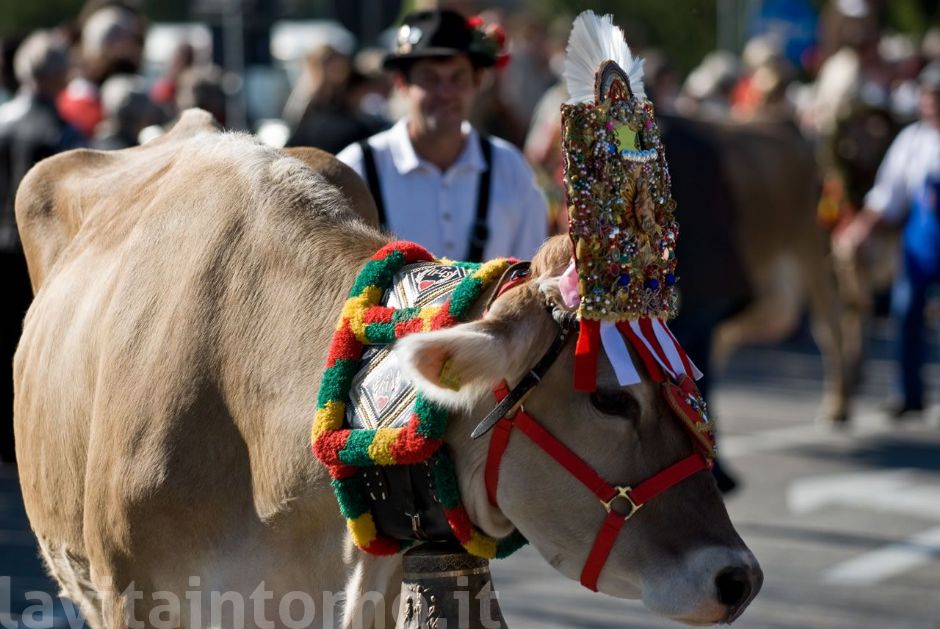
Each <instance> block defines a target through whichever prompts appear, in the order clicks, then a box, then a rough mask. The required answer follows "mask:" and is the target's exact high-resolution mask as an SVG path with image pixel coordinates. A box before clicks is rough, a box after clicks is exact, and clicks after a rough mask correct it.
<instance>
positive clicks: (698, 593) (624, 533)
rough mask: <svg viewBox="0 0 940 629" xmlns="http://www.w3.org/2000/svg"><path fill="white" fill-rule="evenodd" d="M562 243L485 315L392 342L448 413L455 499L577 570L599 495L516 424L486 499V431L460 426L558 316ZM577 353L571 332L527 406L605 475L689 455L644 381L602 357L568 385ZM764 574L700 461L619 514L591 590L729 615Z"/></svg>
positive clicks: (694, 614) (488, 403) (618, 477)
mask: <svg viewBox="0 0 940 629" xmlns="http://www.w3.org/2000/svg"><path fill="white" fill-rule="evenodd" d="M569 255H570V244H569V243H568V241H567V240H566V239H564V238H560V239H554V240H552V241H549V242H548V243H546V244H545V245H544V246H543V247H542V249H541V250H540V251H539V253H538V254H537V255H536V257H535V259H534V260H533V265H532V271H533V277H534V279H533V280H532V281H530V282H528V283H526V284H524V285H522V286H520V287H518V288H515V289H512V290H510V291H507V292H506V293H505V294H503V295H502V296H500V297H499V298H498V299H497V300H496V301H495V302H494V303H493V304H492V306H491V307H490V309H489V311H488V313H487V314H486V316H484V317H483V318H481V319H479V320H476V321H473V322H471V323H465V324H461V325H458V326H455V327H452V328H448V329H446V330H441V331H436V332H429V333H422V334H413V335H411V336H409V337H406V338H405V339H402V340H401V341H399V343H398V344H397V350H396V351H398V352H399V355H400V359H401V362H402V363H403V364H404V365H405V368H406V369H407V370H408V371H409V372H410V374H411V376H412V377H413V378H414V380H415V382H416V383H417V386H418V388H419V389H420V390H421V391H422V392H423V393H424V394H425V395H426V396H428V397H429V398H431V399H434V400H436V401H438V402H441V403H443V404H445V405H447V406H449V407H450V408H452V409H453V410H454V411H455V413H454V415H455V416H454V418H453V419H452V421H451V424H450V426H449V428H448V433H447V442H448V443H449V445H450V446H451V449H452V451H453V454H454V457H455V458H456V461H457V466H458V477H459V479H460V485H461V491H462V494H463V498H464V504H465V505H466V507H467V510H468V512H469V514H470V517H471V518H472V519H473V520H474V522H475V523H476V524H477V526H479V527H480V528H482V529H483V530H484V531H486V532H487V533H489V534H491V535H493V536H497V537H500V536H504V535H506V534H508V533H509V532H511V530H512V527H514V526H515V527H517V528H518V529H519V530H520V531H521V532H522V533H523V534H524V535H525V536H526V537H527V538H528V539H529V541H530V542H531V543H532V544H533V545H534V546H535V548H536V549H538V551H539V552H540V553H541V554H542V556H543V557H545V558H546V560H548V562H549V563H550V564H551V565H552V566H554V567H555V568H556V569H558V570H559V571H560V572H561V573H562V574H564V575H566V576H568V577H570V578H573V579H578V578H579V577H580V575H581V573H582V568H583V566H584V565H585V561H586V559H587V558H588V556H589V554H590V551H591V548H592V545H593V544H594V540H595V538H596V537H597V534H598V531H599V529H601V527H602V524H603V522H604V520H605V517H606V511H605V509H604V507H603V505H602V504H601V503H600V501H599V499H598V498H597V497H596V496H595V495H594V494H593V493H591V492H590V491H589V490H588V489H587V488H586V487H585V486H584V485H583V484H582V483H581V482H579V481H578V480H577V479H576V478H575V477H574V476H572V475H571V474H570V473H569V472H568V471H566V470H565V469H564V468H563V467H562V466H561V465H559V463H558V462H556V461H555V460H554V459H553V458H551V457H550V456H548V454H547V453H546V452H545V451H543V450H542V449H540V448H539V447H538V446H537V445H535V443H533V441H532V440H530V439H527V438H526V437H525V436H523V435H521V434H518V433H516V434H514V435H513V436H512V437H511V438H510V440H509V444H508V446H507V448H506V450H505V453H504V456H503V458H502V463H501V466H500V470H499V483H498V486H497V492H496V495H497V501H496V502H497V504H498V506H493V505H491V504H490V501H489V500H488V498H487V495H486V491H485V490H484V486H485V485H484V467H485V463H486V459H487V452H488V446H489V440H490V438H491V434H492V433H490V434H488V435H486V436H484V437H482V438H479V439H476V440H471V439H470V437H469V435H470V432H471V431H472V430H473V428H474V426H475V425H476V423H477V422H479V421H480V420H481V419H482V418H483V417H484V416H485V415H486V414H487V413H488V412H489V411H490V410H491V409H492V408H493V406H494V404H495V401H494V396H493V389H494V387H496V386H497V385H498V384H499V383H500V382H501V381H503V380H506V381H508V383H509V385H510V386H512V385H514V384H515V383H517V382H518V381H519V380H520V379H521V378H522V376H523V375H524V374H525V373H526V372H527V371H528V370H530V369H531V368H532V367H533V365H534V364H535V363H536V362H537V361H538V360H539V358H540V357H541V356H542V355H543V354H544V353H545V352H546V350H547V349H548V348H549V346H550V344H551V343H552V340H553V339H554V338H555V336H556V332H557V330H558V324H557V323H556V322H555V320H554V319H553V318H552V316H551V314H550V312H549V311H548V310H547V309H546V306H545V303H546V296H548V297H550V296H551V291H552V286H553V283H554V284H555V285H557V277H558V276H559V275H560V274H561V272H562V271H563V270H564V268H565V266H566V265H567V264H568V257H569ZM553 279H554V282H553ZM573 363H574V342H573V340H571V341H568V343H567V346H566V347H565V348H564V350H563V351H562V353H561V355H560V356H559V357H558V359H557V360H556V361H555V363H554V364H553V365H552V367H551V368H550V369H549V370H548V372H547V373H546V374H545V377H544V378H543V379H542V381H541V383H540V384H539V385H538V386H537V387H536V388H535V389H534V391H533V393H532V394H531V395H530V397H529V398H528V399H527V400H526V402H525V409H526V411H527V413H528V414H529V415H531V416H533V417H535V418H536V419H537V420H538V421H539V422H540V423H541V424H542V425H543V426H544V427H545V428H546V429H547V430H548V431H550V432H551V433H552V434H553V435H555V436H556V437H557V438H558V439H559V440H561V441H562V442H563V443H564V444H565V445H567V447H568V448H570V449H571V450H573V451H574V453H575V454H577V455H578V456H579V457H581V458H582V459H583V460H584V461H585V462H587V463H588V464H590V466H591V467H593V468H594V470H596V471H597V473H598V474H600V476H601V477H603V478H604V479H606V480H607V481H608V482H609V483H611V484H615V485H635V484H638V483H640V482H641V481H643V480H645V479H647V478H650V477H651V476H653V475H655V474H656V473H657V472H659V471H661V470H662V469H664V468H666V467H668V466H669V465H671V464H673V463H675V462H676V461H678V460H680V459H683V458H685V457H688V456H689V455H690V453H691V452H692V451H693V448H694V446H693V443H692V439H691V437H690V435H689V433H688V431H687V430H686V429H685V428H683V425H682V423H681V422H680V421H679V420H678V419H677V418H676V417H674V416H673V414H672V411H671V410H670V408H669V406H668V404H667V403H666V401H665V400H664V398H663V396H662V395H661V394H660V390H659V387H658V386H657V385H655V384H654V383H653V382H652V381H649V380H644V381H643V382H641V383H640V384H637V385H632V386H628V387H621V386H620V385H618V383H617V379H616V377H615V375H614V373H613V369H612V367H611V366H610V364H609V363H607V361H606V359H602V360H601V365H600V368H599V372H598V376H597V391H596V392H595V393H593V394H588V393H582V392H578V391H576V390H575V389H574V386H573V378H572V374H573ZM445 364H446V367H445ZM442 372H443V373H444V377H443V378H442ZM762 578H763V576H762V573H761V570H760V568H759V566H758V564H757V561H756V559H755V558H754V556H753V555H752V554H751V552H750V551H749V550H748V548H747V547H746V546H745V544H744V542H743V541H742V540H741V538H740V537H739V536H738V534H737V532H736V531H735V530H734V527H733V526H732V525H731V522H730V520H729V518H728V514H727V511H726V510H725V507H724V504H723V503H722V500H721V496H720V495H719V493H718V490H717V489H716V487H715V482H714V480H713V479H712V476H711V474H710V473H709V472H707V471H700V472H698V473H695V474H693V475H692V476H690V477H689V478H687V479H685V480H683V481H682V482H680V483H678V484H676V485H674V486H673V487H671V488H670V489H668V490H666V491H665V492H664V493H662V494H660V495H658V496H656V497H655V498H653V499H652V500H650V502H649V503H648V504H646V505H645V506H644V507H643V508H642V509H641V510H640V511H639V512H637V513H636V514H635V515H634V516H633V517H631V518H630V519H629V520H628V521H627V522H626V523H625V524H624V526H623V529H622V530H621V531H620V533H619V535H618V536H617V539H616V542H615V543H614V546H613V549H612V552H611V553H610V556H609V559H608V560H607V562H606V564H605V565H604V567H603V570H602V572H601V574H600V577H599V580H598V581H597V589H598V590H599V591H602V592H604V593H607V594H610V595H612V596H617V597H621V598H642V599H643V601H644V602H645V604H646V605H647V606H648V607H649V608H651V609H652V610H654V611H656V612H658V613H660V614H663V615H666V616H668V617H670V618H673V619H676V620H680V621H685V622H688V623H695V624H701V623H715V622H721V621H729V620H732V619H734V618H735V617H736V616H737V615H738V614H739V613H740V612H741V611H742V610H743V608H744V607H745V606H746V605H747V604H748V603H749V602H750V600H751V599H752V598H753V596H754V595H755V594H756V593H757V591H758V589H759V588H760V585H761V581H762Z"/></svg>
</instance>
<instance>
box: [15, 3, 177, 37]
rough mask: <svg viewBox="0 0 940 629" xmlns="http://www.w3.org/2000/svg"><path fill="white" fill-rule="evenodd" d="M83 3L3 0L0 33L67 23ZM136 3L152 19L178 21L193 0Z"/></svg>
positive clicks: (23, 31)
mask: <svg viewBox="0 0 940 629" xmlns="http://www.w3.org/2000/svg"><path fill="white" fill-rule="evenodd" d="M84 4H85V0H39V1H35V0H34V1H32V2H30V1H29V0H2V1H0V37H5V36H16V35H26V34H27V33H29V32H30V31H33V30H35V29H37V28H52V27H55V26H59V25H62V24H66V23H68V22H70V21H71V20H74V19H75V17H76V16H78V13H79V11H81V9H82V6H83V5H84ZM139 4H140V6H141V7H142V8H143V10H144V14H145V15H147V17H148V18H149V19H150V21H152V22H179V21H183V20H186V19H188V18H189V6H190V5H191V4H192V0H145V1H143V2H140V3H139Z"/></svg>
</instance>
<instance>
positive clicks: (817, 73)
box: [0, 0, 940, 219]
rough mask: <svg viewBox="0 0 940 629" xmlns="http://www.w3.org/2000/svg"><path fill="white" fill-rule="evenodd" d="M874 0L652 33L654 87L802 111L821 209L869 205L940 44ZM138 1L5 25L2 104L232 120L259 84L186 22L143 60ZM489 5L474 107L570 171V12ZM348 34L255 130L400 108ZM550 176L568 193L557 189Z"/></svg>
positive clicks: (355, 128) (95, 114) (369, 119)
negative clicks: (795, 18)
mask: <svg viewBox="0 0 940 629" xmlns="http://www.w3.org/2000/svg"><path fill="white" fill-rule="evenodd" d="M877 4H878V3H872V8H871V9H868V8H866V7H867V6H868V5H867V3H866V2H865V1H864V0H833V2H830V3H828V4H827V5H825V7H824V8H823V10H822V15H821V16H820V22H819V23H820V26H819V36H818V40H817V44H816V45H815V46H814V47H811V48H808V49H807V50H805V51H804V52H803V54H802V56H801V57H800V58H796V59H794V58H793V55H792V54H790V53H789V51H788V50H786V42H785V41H784V40H783V39H782V38H780V37H779V36H778V33H775V32H772V31H771V32H766V33H762V34H759V35H756V36H754V37H753V38H751V39H750V40H749V41H748V42H747V43H746V45H745V46H744V47H743V51H742V52H741V54H735V53H733V52H731V51H726V50H716V51H713V52H711V53H709V54H707V55H706V56H705V57H704V58H703V59H702V60H701V63H700V64H699V65H698V66H696V67H695V68H693V69H692V70H691V71H690V72H688V73H683V72H681V71H680V70H679V68H677V67H676V66H675V65H674V63H673V62H672V60H671V59H670V55H669V52H668V51H666V50H659V49H651V48H650V49H640V50H638V51H637V52H638V53H639V54H640V55H641V56H643V57H644V58H645V59H646V82H647V84H648V92H649V94H650V95H651V97H652V100H653V101H654V103H655V105H656V107H657V111H658V112H660V113H667V114H672V113H674V114H678V115H681V116H685V117H700V118H706V119H712V120H720V121H729V120H733V121H742V122H744V121H755V120H768V119H771V120H790V121H792V122H793V123H794V124H797V125H799V128H800V129H801V131H802V132H803V133H804V134H805V135H806V137H807V138H809V139H810V140H811V141H813V142H814V143H815V144H816V146H817V147H818V154H819V158H820V162H821V164H822V165H823V167H824V169H825V170H826V171H827V172H831V173H836V174H838V177H833V178H830V180H829V182H828V187H827V192H828V193H829V198H827V200H826V202H827V203H828V205H827V206H826V207H824V208H823V211H824V212H828V213H829V214H828V215H826V216H825V217H824V218H828V219H834V218H835V215H836V212H837V211H838V210H839V209H840V208H841V207H842V205H843V204H844V203H848V204H854V205H855V206H858V205H859V203H860V197H861V195H862V194H863V193H864V188H865V187H866V186H868V185H870V183H871V181H870V180H871V178H872V177H873V174H874V173H873V170H874V168H875V167H876V166H877V161H878V160H879V159H880V157H881V156H882V154H883V152H884V150H885V149H886V148H887V144H888V143H889V142H890V140H891V138H892V137H893V136H894V134H895V133H896V132H897V130H898V129H899V128H900V127H902V126H903V125H904V124H905V123H907V122H910V121H912V120H913V119H914V118H915V117H916V115H917V102H918V101H917V99H918V96H917V89H918V88H917V84H916V77H917V74H918V72H919V71H920V70H921V69H922V68H923V67H924V66H925V65H926V64H927V62H929V61H930V60H931V59H936V58H938V57H940V28H934V29H931V30H929V31H928V32H927V33H926V34H925V35H924V36H922V37H915V36H913V35H910V34H901V33H891V32H889V31H887V30H886V29H885V27H884V24H882V23H881V21H880V19H879V15H878V12H877V11H876V10H875V5H877ZM136 7H137V5H136V4H134V3H131V2H126V1H124V0H90V1H89V2H88V3H87V4H86V6H85V7H84V9H83V10H82V12H81V14H80V15H79V16H77V19H76V20H75V21H74V22H72V23H70V24H69V25H68V26H61V27H53V28H51V29H49V30H43V31H37V32H35V33H32V34H29V35H28V36H26V37H25V38H22V39H17V38H8V39H6V40H4V41H3V42H2V58H0V77H2V81H0V104H2V103H3V102H4V101H11V102H10V103H8V104H7V105H6V106H5V107H4V108H3V110H2V114H0V120H3V119H9V118H11V117H17V116H23V115H25V114H24V113H23V110H24V108H27V102H28V101H30V100H32V101H36V100H40V101H44V102H53V103H54V105H55V106H54V112H53V110H52V109H50V110H49V112H50V113H54V114H55V115H56V116H57V118H58V121H57V122H58V124H59V125H60V128H61V129H62V132H63V136H62V138H60V143H61V144H60V145H59V146H57V147H56V148H57V149H64V148H70V147H72V146H76V145H87V146H91V147H95V148H103V149H119V148H126V147H130V146H134V145H136V144H138V143H139V142H141V141H142V140H146V139H149V138H151V137H154V136H155V135H157V134H159V133H160V132H161V130H162V129H163V128H165V127H166V126H167V125H168V124H169V123H171V122H172V120H173V119H174V118H175V116H176V115H177V114H178V112H179V111H180V110H182V109H185V108H188V107H194V106H195V107H201V108H203V109H206V110H208V111H209V112H210V113H212V114H213V115H214V116H215V117H216V119H217V120H218V121H219V123H220V124H221V125H223V126H225V125H226V112H227V107H226V102H227V101H226V99H227V98H230V97H231V96H232V94H233V92H236V91H237V90H238V85H242V86H247V87H248V88H250V87H251V85H250V84H247V83H244V82H240V81H239V80H237V78H236V79H235V80H232V77H227V75H226V72H225V71H224V70H223V69H222V68H220V67H218V66H217V65H214V64H213V62H212V59H213V53H212V50H211V49H210V50H207V49H205V47H204V46H197V45H194V42H193V41H191V40H190V39H187V38H186V37H185V36H183V35H181V36H180V37H179V40H178V41H176V42H175V43H166V40H162V41H163V43H164V45H165V46H166V45H170V46H173V50H172V52H171V53H169V52H168V51H162V54H161V58H162V59H164V61H162V62H161V64H160V67H158V68H157V69H156V71H154V68H153V67H147V68H145V66H146V65H147V64H146V59H145V58H144V57H145V44H146V41H147V31H148V20H147V17H146V16H145V15H142V14H141V13H140V11H139V10H138V9H137V8H136ZM482 16H483V19H484V20H486V21H487V22H491V23H498V24H500V25H501V27H502V32H503V33H504V36H505V37H506V39H507V41H508V49H509V50H510V61H509V63H508V64H507V65H506V66H505V67H502V68H500V69H498V70H496V71H493V72H490V73H488V74H487V75H486V76H485V79H484V81H485V83H484V85H483V86H482V88H481V91H480V95H479V97H478V98H477V101H476V104H475V106H474V111H473V115H472V118H471V122H472V123H473V124H474V127H475V128H477V129H480V130H481V131H483V132H485V133H487V134H490V135H495V136H497V137H501V138H504V139H506V140H508V141H510V142H511V143H513V144H515V145H517V146H519V147H520V148H522V147H524V148H525V152H526V156H527V157H528V158H529V159H530V161H531V162H532V163H533V165H534V166H536V167H537V168H538V169H539V170H540V172H541V173H542V174H543V175H544V176H545V180H544V181H545V183H546V184H550V185H551V184H552V182H554V181H557V179H558V178H557V173H556V172H554V170H555V169H556V167H557V166H558V164H557V158H558V155H557V150H556V149H557V142H556V141H555V139H556V138H555V137H554V136H553V135H552V131H553V130H554V129H555V127H557V116H558V103H560V102H561V101H563V100H564V98H565V94H564V88H563V86H561V85H560V84H559V83H558V78H559V74H560V65H561V61H562V59H563V56H564V44H565V38H566V36H567V32H568V28H569V26H570V16H560V17H559V18H558V19H557V20H556V21H555V22H554V23H545V22H542V21H539V20H537V19H534V17H533V16H532V15H529V14H527V13H524V12H512V13H508V14H507V13H506V12H504V11H501V10H496V9H493V10H488V11H485V12H484V13H483V14H482ZM337 30H339V28H338V27H337ZM331 33H333V34H332V35H331ZM345 35H346V36H341V37H337V36H336V35H335V32H334V31H323V32H322V33H320V34H318V35H317V36H316V37H314V38H311V40H310V41H308V42H305V44H306V45H305V46H304V47H303V49H304V54H303V55H302V56H299V55H298V56H299V58H297V59H294V60H291V61H290V62H289V63H287V64H285V68H284V70H285V73H284V74H285V76H286V77H287V79H289V94H285V95H284V96H285V97H286V98H283V99H282V100H283V107H282V111H281V115H280V116H279V118H278V119H276V120H269V119H265V120H257V119H255V120H252V119H251V118H250V117H249V120H248V121H247V122H248V124H249V125H250V126H251V127H252V128H253V130H258V128H259V127H264V126H266V127H267V128H268V129H270V128H271V124H272V123H273V124H274V125H275V126H276V127H279V129H280V132H279V133H268V134H262V137H263V138H264V139H267V140H268V141H270V142H272V143H275V144H286V145H288V146H295V145H302V146H315V147H318V148H322V149H324V150H327V151H329V152H332V153H337V152H339V151H340V150H341V149H342V148H343V147H345V146H348V145H349V144H351V143H353V142H356V141H358V140H361V139H363V138H365V137H368V136H370V135H372V134H374V133H376V132H377V131H380V130H382V129H384V128H388V127H389V126H390V125H391V124H392V123H393V122H394V121H395V120H397V119H398V118H400V117H401V115H402V114H403V111H404V110H403V107H402V105H401V103H399V102H397V101H396V94H395V93H394V90H393V89H392V83H391V80H390V77H389V75H388V74H387V73H385V72H383V69H382V64H381V60H382V57H383V54H384V52H385V49H383V48H380V47H364V48H360V49H357V48H356V47H355V45H354V44H353V45H350V43H349V42H350V41H353V42H354V41H355V39H354V38H353V37H352V36H351V34H349V33H346V34H345ZM210 47H211V46H210ZM216 57H218V55H216ZM152 65H153V64H151V66H152ZM145 70H146V71H145ZM233 86H235V87H233ZM30 107H42V105H36V104H35V103H33V104H32V105H30ZM860 135H861V136H863V137H859V136H860ZM863 161H867V162H868V163H867V164H861V163H860V162H863ZM872 162H874V163H875V164H874V166H872V164H871V163H872ZM851 168H855V169H856V170H858V169H861V170H865V173H864V174H863V175H862V176H861V179H862V180H861V181H855V180H854V179H853V177H855V176H856V174H857V173H856V172H849V170H850V169H851ZM866 169H867V170H866ZM4 170H5V169H4ZM3 192H5V193H7V194H9V193H10V191H9V190H7V189H4V190H3ZM547 192H548V194H549V195H550V196H551V197H553V198H555V199H556V200H557V199H558V198H560V197H559V194H558V190H556V189H551V188H550V189H549V190H547ZM553 207H554V208H555V209H556V210H557V207H558V206H557V204H555V205H554V206H553Z"/></svg>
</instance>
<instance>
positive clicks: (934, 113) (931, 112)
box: [920, 88, 940, 127]
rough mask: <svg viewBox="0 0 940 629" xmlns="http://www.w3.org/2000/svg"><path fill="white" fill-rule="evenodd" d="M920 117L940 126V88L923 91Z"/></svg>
mask: <svg viewBox="0 0 940 629" xmlns="http://www.w3.org/2000/svg"><path fill="white" fill-rule="evenodd" d="M920 117H921V119H923V120H924V121H925V122H927V123H930V124H932V125H933V126H935V127H940V88H938V89H932V90H924V91H922V92H921V94H920Z"/></svg>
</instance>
